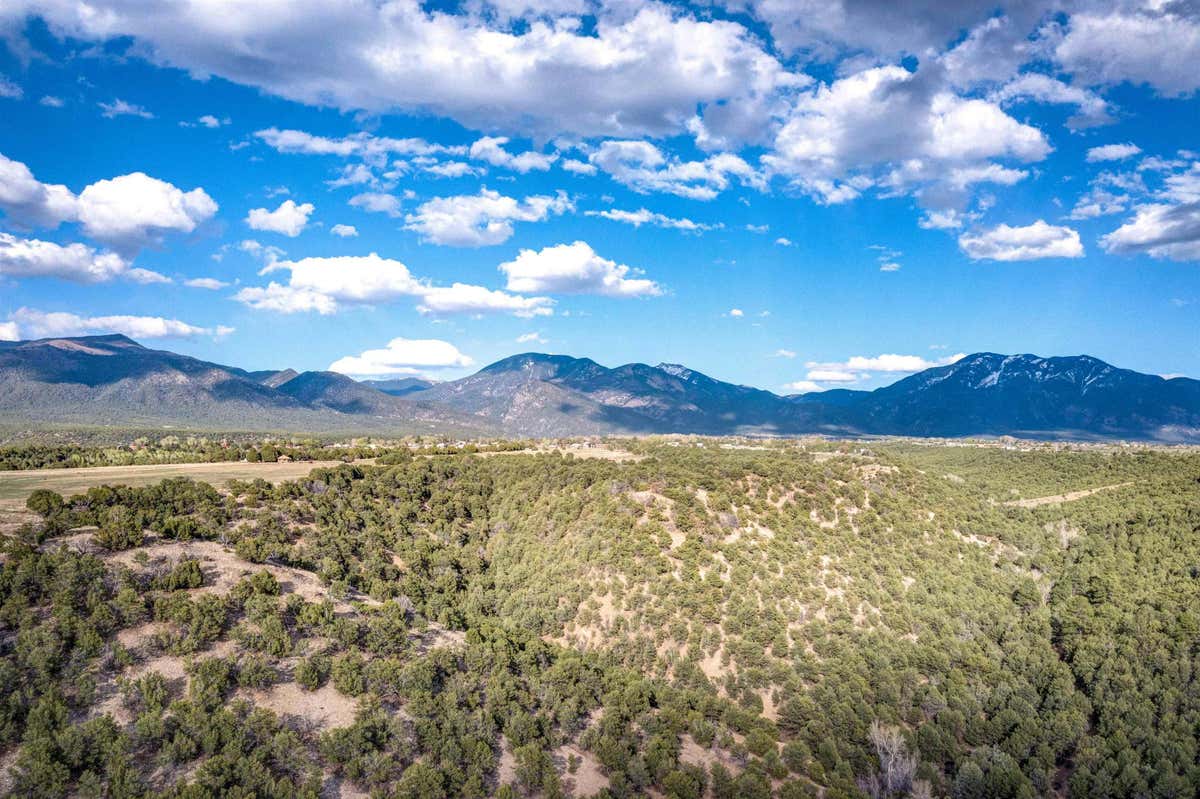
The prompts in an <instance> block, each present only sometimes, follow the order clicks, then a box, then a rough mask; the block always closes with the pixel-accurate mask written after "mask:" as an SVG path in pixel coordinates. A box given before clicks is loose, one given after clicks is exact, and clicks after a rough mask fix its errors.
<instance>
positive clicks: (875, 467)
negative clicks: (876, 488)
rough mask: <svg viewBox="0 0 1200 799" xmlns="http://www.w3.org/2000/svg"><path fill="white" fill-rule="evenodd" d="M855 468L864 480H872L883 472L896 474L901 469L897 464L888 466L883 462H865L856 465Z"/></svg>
mask: <svg viewBox="0 0 1200 799" xmlns="http://www.w3.org/2000/svg"><path fill="white" fill-rule="evenodd" d="M854 469H855V471H857V472H858V473H859V475H860V476H861V477H862V478H863V479H864V480H870V479H871V478H873V477H879V476H880V475H883V474H895V473H896V472H898V471H900V470H899V469H897V468H896V467H895V466H888V465H886V464H882V463H864V464H860V465H858V466H855V467H854Z"/></svg>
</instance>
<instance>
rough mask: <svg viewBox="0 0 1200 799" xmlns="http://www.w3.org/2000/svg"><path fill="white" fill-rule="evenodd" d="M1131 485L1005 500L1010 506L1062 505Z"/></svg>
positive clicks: (1125, 484) (1119, 484)
mask: <svg viewBox="0 0 1200 799" xmlns="http://www.w3.org/2000/svg"><path fill="white" fill-rule="evenodd" d="M1131 485H1133V483H1132V482H1129V483H1113V484H1112V485H1107V486H1098V487H1096V488H1084V489H1082V490H1080V491H1068V492H1067V493H1066V494H1054V495H1052V496H1048V497H1032V498H1030V499H1014V500H1011V501H1009V502H1005V503H1004V504H1005V505H1008V506H1010V507H1013V508H1038V507H1041V506H1042V505H1060V504H1062V503H1063V502H1074V501H1075V500H1077V499H1083V498H1084V497H1090V496H1091V495H1092V494H1099V493H1100V492H1101V491H1113V490H1115V489H1118V488H1125V487H1126V486H1131Z"/></svg>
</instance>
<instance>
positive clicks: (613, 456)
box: [476, 445, 646, 463]
mask: <svg viewBox="0 0 1200 799" xmlns="http://www.w3.org/2000/svg"><path fill="white" fill-rule="evenodd" d="M552 452H557V453H558V454H560V455H571V456H573V457H575V458H579V459H580V460H604V461H615V462H616V463H637V462H638V461H640V460H645V458H646V456H645V455H638V454H637V453H635V452H629V451H628V450H623V449H610V448H608V447H588V446H578V445H576V446H570V445H568V446H565V447H537V448H535V449H512V450H504V451H502V452H479V453H476V454H477V455H478V457H481V458H495V457H500V456H503V455H544V454H547V453H552Z"/></svg>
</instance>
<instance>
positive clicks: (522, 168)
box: [470, 136, 558, 174]
mask: <svg viewBox="0 0 1200 799" xmlns="http://www.w3.org/2000/svg"><path fill="white" fill-rule="evenodd" d="M508 142H509V140H508V137H506V136H484V137H483V138H481V139H478V140H477V141H476V142H475V143H474V144H472V145H471V150H470V156H471V157H472V158H474V159H475V160H476V161H485V162H487V163H489V164H491V165H492V166H498V167H502V168H504V169H511V170H513V171H514V172H520V173H521V174H525V173H526V172H534V171H536V172H545V171H546V170H547V169H549V168H550V166H551V165H552V164H553V163H554V162H555V161H556V160H558V156H557V155H552V154H551V155H547V154H545V153H539V152H536V151H534V150H527V151H526V152H523V153H519V154H517V155H513V154H512V153H510V152H509V151H508V150H506V149H505V147H504V145H506V144H508Z"/></svg>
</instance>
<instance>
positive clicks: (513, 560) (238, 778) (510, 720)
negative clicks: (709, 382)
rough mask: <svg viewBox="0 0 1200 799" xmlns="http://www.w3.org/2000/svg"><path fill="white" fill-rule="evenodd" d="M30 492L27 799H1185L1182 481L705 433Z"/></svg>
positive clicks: (1191, 522) (22, 790)
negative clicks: (264, 476) (271, 477)
mask: <svg viewBox="0 0 1200 799" xmlns="http://www.w3.org/2000/svg"><path fill="white" fill-rule="evenodd" d="M620 446H624V447H625V448H626V449H627V450H628V455H627V456H626V457H623V458H621V459H619V460H606V459H601V458H592V459H581V458H574V457H564V456H562V455H559V454H540V455H535V454H526V453H521V452H508V453H495V454H489V455H446V456H422V455H417V456H413V455H411V454H409V453H407V452H396V453H392V454H389V455H387V456H384V457H383V458H382V459H381V462H380V463H379V464H377V465H360V464H354V465H347V466H342V467H338V468H331V469H318V470H316V471H314V472H313V473H312V474H311V475H309V477H307V478H305V479H302V480H299V481H296V482H287V483H282V484H280V485H278V486H271V485H269V484H267V483H263V482H261V481H260V482H255V483H233V484H230V485H228V486H223V487H220V488H213V487H210V486H207V485H204V484H200V483H192V482H189V481H186V480H172V481H167V482H164V483H161V484H159V485H156V486H151V487H147V488H120V487H113V488H95V489H92V490H90V491H89V492H88V493H87V494H84V495H79V496H76V497H70V498H62V497H59V496H58V495H56V494H52V493H49V492H45V491H41V492H36V493H35V494H34V495H33V496H31V497H30V500H29V507H30V509H31V514H30V516H29V517H28V520H27V521H26V522H25V524H23V525H21V526H15V525H9V528H8V529H7V531H6V533H5V539H4V556H3V558H4V559H3V565H2V566H0V628H2V629H3V630H4V632H5V634H4V637H3V639H2V647H3V648H2V649H0V674H3V677H4V679H3V680H0V709H2V713H0V757H2V758H3V766H4V767H5V769H4V770H5V771H6V772H7V776H6V779H7V780H8V782H7V783H6V785H7V790H8V791H9V792H11V793H14V794H16V795H23V796H66V795H105V796H121V797H127V796H179V797H193V796H216V795H222V794H224V793H228V792H230V791H234V790H235V789H237V790H239V791H241V794H240V795H255V796H279V797H283V796H312V797H316V796H343V797H352V796H365V795H368V794H369V795H373V796H386V797H393V796H394V797H410V796H419V797H450V796H472V797H485V796H507V797H513V796H528V797H534V796H544V797H555V796H564V795H565V796H607V797H630V796H659V797H663V796H665V797H677V798H678V799H698V798H699V797H702V796H709V797H719V798H720V799H726V798H732V797H738V798H739V799H741V798H742V797H766V796H771V795H775V796H781V797H789V798H790V797H815V796H822V797H863V796H867V797H901V796H952V797H956V798H958V797H963V798H965V797H1033V796H1050V795H1057V796H1066V795H1070V796H1113V797H1126V796H1128V797H1136V796H1177V797H1183V796H1192V795H1194V794H1195V793H1196V791H1197V789H1198V788H1200V768H1198V766H1197V752H1198V748H1197V747H1198V741H1197V737H1198V735H1197V730H1198V729H1200V699H1198V697H1200V692H1197V691H1196V684H1195V680H1196V677H1195V674H1196V658H1197V653H1196V648H1195V647H1196V640H1197V635H1198V633H1200V615H1198V613H1197V610H1196V609H1197V607H1200V579H1198V576H1197V563H1200V536H1198V535H1197V532H1200V515H1198V513H1200V511H1198V510H1197V509H1198V508H1200V501H1198V500H1200V459H1198V458H1197V456H1196V455H1194V454H1188V453H1166V452H1154V451H1140V452H1125V451H1121V450H1104V451H1092V452H1078V451H1073V452H1054V451H1050V450H1049V449H1046V450H1044V451H1037V452H1009V451H1005V450H1002V449H999V448H994V449H980V448H964V447H956V448H945V447H928V446H918V445H911V444H910V445H887V446H883V447H879V446H874V445H869V446H868V445H862V444H846V445H841V446H836V447H835V446H830V445H822V444H807V445H806V444H803V443H799V442H783V443H779V444H772V445H767V446H764V445H760V444H754V443H748V442H744V441H743V442H736V441H724V442H717V441H714V440H711V439H709V440H674V441H669V442H664V441H653V440H652V441H644V442H632V441H630V442H624V443H622V444H620Z"/></svg>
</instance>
